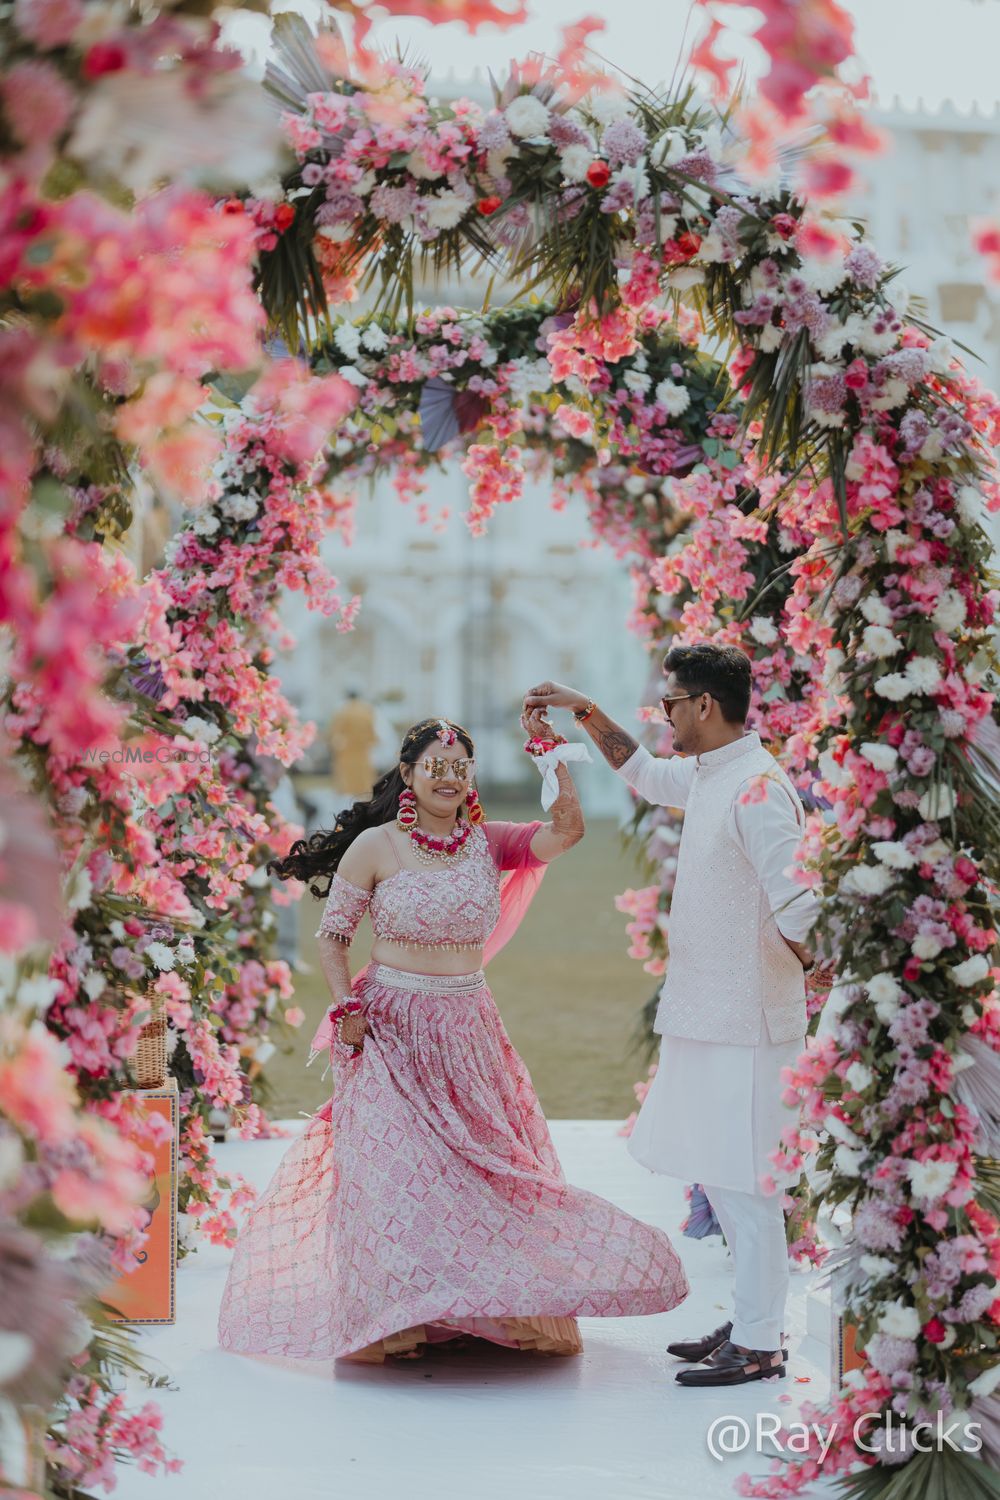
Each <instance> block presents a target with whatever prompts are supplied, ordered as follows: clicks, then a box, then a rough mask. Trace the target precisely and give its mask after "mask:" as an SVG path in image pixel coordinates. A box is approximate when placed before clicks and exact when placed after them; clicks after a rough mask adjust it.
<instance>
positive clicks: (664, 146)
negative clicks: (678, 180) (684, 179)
mask: <svg viewBox="0 0 1000 1500" xmlns="http://www.w3.org/2000/svg"><path fill="white" fill-rule="evenodd" d="M687 154H688V146H687V143H686V142H685V140H684V137H683V135H682V134H681V132H680V131H679V130H666V131H664V133H663V134H662V135H661V136H660V138H659V140H657V141H654V142H653V146H652V149H651V151H650V153H649V159H650V161H651V162H652V164H653V166H654V167H672V166H673V165H674V163H675V162H678V161H680V159H681V157H682V156H687Z"/></svg>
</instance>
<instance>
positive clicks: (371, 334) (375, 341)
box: [351, 323, 389, 358]
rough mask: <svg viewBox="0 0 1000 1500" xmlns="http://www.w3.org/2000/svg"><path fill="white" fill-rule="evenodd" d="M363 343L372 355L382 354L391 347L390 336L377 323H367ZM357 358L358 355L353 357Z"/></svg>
mask: <svg viewBox="0 0 1000 1500" xmlns="http://www.w3.org/2000/svg"><path fill="white" fill-rule="evenodd" d="M361 342H362V344H363V345H364V347H365V348H366V349H367V350H368V351H369V352H370V353H371V354H381V353H382V350H383V349H387V348H388V346H389V335H388V334H387V333H386V331H385V329H384V328H380V327H379V325H378V324H377V323H366V324H365V327H364V330H363V332H362V334H361ZM351 357H352V358H356V357H357V356H356V355H352V356H351Z"/></svg>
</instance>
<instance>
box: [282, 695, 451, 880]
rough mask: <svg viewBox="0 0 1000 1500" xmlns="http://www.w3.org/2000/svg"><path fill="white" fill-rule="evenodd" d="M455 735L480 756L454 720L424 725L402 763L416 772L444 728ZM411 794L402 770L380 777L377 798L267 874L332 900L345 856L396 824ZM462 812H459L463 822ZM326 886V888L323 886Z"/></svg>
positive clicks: (410, 737) (340, 817)
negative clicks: (375, 831) (369, 834)
mask: <svg viewBox="0 0 1000 1500" xmlns="http://www.w3.org/2000/svg"><path fill="white" fill-rule="evenodd" d="M442 724H447V725H448V727H449V729H453V730H454V731H455V733H456V734H457V736H458V738H459V739H460V740H461V741H462V744H463V745H464V746H465V748H466V750H468V752H469V754H470V755H475V753H476V751H475V746H474V745H473V743H472V737H471V736H470V734H469V732H468V730H466V729H463V728H462V727H461V725H459V724H453V723H452V721H451V720H450V719H421V721H420V723H419V724H414V725H413V727H412V729H408V730H407V731H406V733H405V734H404V736H403V743H402V746H401V748H400V751H399V759H400V761H402V762H403V763H404V764H405V765H408V766H415V765H416V763H417V761H418V760H419V759H420V757H421V755H422V754H423V752H424V751H425V750H426V748H427V746H428V745H432V744H433V743H434V741H435V740H436V739H437V738H438V735H439V734H440V733H441V725H442ZM405 790H406V782H405V781H404V780H403V775H402V772H401V771H400V769H399V765H398V764H397V765H394V766H393V768H392V770H391V771H386V773H385V775H384V776H380V777H379V779H378V781H376V783H375V785H374V787H373V788H372V794H371V796H370V797H369V798H367V800H365V801H363V802H355V803H354V804H353V805H352V806H351V807H348V808H345V810H344V811H343V812H341V813H338V814H337V821H336V823H335V824H334V826H333V828H329V829H327V828H318V829H317V830H316V832H315V833H312V834H310V835H309V836H308V838H304V839H296V841H295V843H294V844H293V845H292V847H291V849H290V850H289V851H288V853H287V854H286V855H285V856H284V857H283V858H282V859H271V860H268V864H267V868H268V872H269V873H270V874H272V875H277V876H278V878H279V880H288V879H294V880H303V881H305V882H307V884H308V886H309V889H310V891H311V892H312V894H313V895H314V896H317V897H320V898H323V897H325V896H327V895H328V894H329V891H330V881H331V880H332V879H333V876H334V874H335V872H336V869H337V866H338V865H339V864H340V861H341V860H342V859H343V857H344V854H345V853H346V851H347V850H348V849H349V848H350V846H351V844H353V843H354V840H355V839H356V838H357V836H358V834H359V833H363V832H364V830H365V829H366V828H378V827H380V826H381V825H382V824H383V823H391V822H392V820H393V818H395V816H396V813H397V812H398V811H399V797H400V793H401V792H404V791H405ZM461 816H462V809H461V808H460V809H459V817H461ZM324 880H325V882H326V883H325V885H323V884H321V882H322V881H324Z"/></svg>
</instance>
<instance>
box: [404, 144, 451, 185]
mask: <svg viewBox="0 0 1000 1500" xmlns="http://www.w3.org/2000/svg"><path fill="white" fill-rule="evenodd" d="M406 170H407V171H408V172H409V173H410V175H411V177H419V178H420V179H421V181H423V182H433V181H434V179H435V178H436V177H440V176H441V175H442V174H441V172H440V170H439V168H437V167H432V166H431V165H430V163H429V162H428V160H427V158H426V156H424V154H423V152H422V151H411V152H410V154H409V156H408V157H407V158H406Z"/></svg>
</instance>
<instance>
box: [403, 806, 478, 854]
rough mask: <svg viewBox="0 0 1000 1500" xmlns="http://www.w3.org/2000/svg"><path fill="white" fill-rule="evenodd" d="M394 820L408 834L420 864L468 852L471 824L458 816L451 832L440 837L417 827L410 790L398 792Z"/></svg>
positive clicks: (415, 810) (415, 807) (415, 808)
mask: <svg viewBox="0 0 1000 1500" xmlns="http://www.w3.org/2000/svg"><path fill="white" fill-rule="evenodd" d="M396 822H397V823H398V824H399V826H400V828H402V829H403V830H404V832H406V833H408V834H409V835H410V839H411V840H412V842H413V846H414V847H413V852H414V854H415V855H416V856H417V859H418V860H419V861H420V862H421V864H425V865H432V864H435V863H436V862H437V861H438V860H442V859H461V858H463V857H464V855H465V854H467V853H468V848H467V845H468V842H469V839H470V837H471V835H472V824H471V823H469V822H466V820H465V819H464V818H460V819H459V820H458V822H457V823H456V824H455V826H454V828H453V829H452V831H451V833H449V834H448V835H447V836H446V837H442V836H441V835H440V834H437V833H427V832H426V830H425V829H423V828H418V827H417V799H416V797H415V796H414V795H413V793H412V792H411V791H405V792H402V793H401V794H400V798H399V811H398V813H397V814H396Z"/></svg>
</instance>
